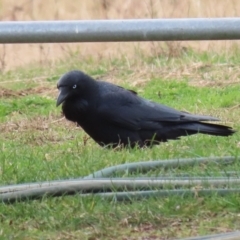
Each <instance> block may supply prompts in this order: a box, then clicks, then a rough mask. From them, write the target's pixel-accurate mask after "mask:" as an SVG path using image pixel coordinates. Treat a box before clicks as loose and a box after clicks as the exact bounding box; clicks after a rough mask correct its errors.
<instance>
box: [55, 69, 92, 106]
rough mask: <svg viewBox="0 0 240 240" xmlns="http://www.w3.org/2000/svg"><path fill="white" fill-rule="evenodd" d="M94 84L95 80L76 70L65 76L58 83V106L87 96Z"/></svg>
mask: <svg viewBox="0 0 240 240" xmlns="http://www.w3.org/2000/svg"><path fill="white" fill-rule="evenodd" d="M92 82H94V80H93V79H92V78H91V77H90V76H88V75H86V74H85V73H83V72H81V71H77V70H74V71H70V72H68V73H66V74H64V75H63V76H62V77H61V78H60V79H59V81H58V83H57V88H58V90H59V95H58V98H57V106H59V105H60V104H62V103H63V102H65V101H66V100H68V99H70V98H74V97H77V96H79V97H81V96H83V95H85V94H86V92H87V89H88V87H89V86H91V83H92Z"/></svg>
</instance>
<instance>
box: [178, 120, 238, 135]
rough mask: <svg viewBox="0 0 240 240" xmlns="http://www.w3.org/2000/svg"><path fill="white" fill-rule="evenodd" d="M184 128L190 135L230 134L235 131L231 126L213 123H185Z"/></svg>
mask: <svg viewBox="0 0 240 240" xmlns="http://www.w3.org/2000/svg"><path fill="white" fill-rule="evenodd" d="M182 129H183V130H185V131H186V133H187V134H188V135H191V134H195V133H202V134H210V135H215V136H230V135H232V134H233V133H235V131H234V130H233V129H232V128H231V127H228V126H224V125H219V124H211V123H189V124H183V125H182Z"/></svg>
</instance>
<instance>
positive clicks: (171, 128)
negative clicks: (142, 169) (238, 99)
mask: <svg viewBox="0 0 240 240" xmlns="http://www.w3.org/2000/svg"><path fill="white" fill-rule="evenodd" d="M57 88H58V89H59V91H60V93H59V96H58V99H57V106H59V105H60V104H61V103H62V110H63V114H64V115H65V117H66V118H67V119H68V120H70V121H73V122H76V123H78V125H80V126H81V127H82V128H83V129H84V131H85V132H86V133H87V134H88V135H89V136H90V137H92V138H93V139H94V140H95V141H96V142H97V143H98V144H99V145H101V146H106V145H108V146H109V145H110V146H112V147H116V146H118V145H120V146H124V147H125V146H130V147H134V146H135V145H138V146H139V147H143V146H152V145H153V144H159V143H160V142H166V141H168V140H170V139H179V137H181V136H187V135H192V134H196V133H203V134H210V135H216V136H229V135H232V134H233V133H234V132H235V131H234V130H233V129H232V128H231V127H228V126H224V125H217V124H211V123H205V122H203V121H219V119H217V118H214V117H209V116H202V115H193V114H190V113H186V112H181V111H178V110H175V109H173V108H170V107H167V106H164V105H162V104H158V103H155V102H152V101H149V100H146V99H144V98H141V97H139V96H138V95H137V94H136V92H134V91H131V90H127V89H124V88H122V87H119V86H117V85H114V84H111V83H108V82H104V81H97V80H95V79H93V78H92V77H90V76H88V75H87V74H85V73H83V72H81V71H77V70H76V71H70V72H68V73H66V74H64V75H63V76H62V77H61V78H60V79H59V81H58V84H57Z"/></svg>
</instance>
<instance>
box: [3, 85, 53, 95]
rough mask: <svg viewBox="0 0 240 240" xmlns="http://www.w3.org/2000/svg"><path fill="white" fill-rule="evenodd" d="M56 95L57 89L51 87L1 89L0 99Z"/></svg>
mask: <svg viewBox="0 0 240 240" xmlns="http://www.w3.org/2000/svg"><path fill="white" fill-rule="evenodd" d="M57 93H58V90H57V88H56V87H55V88H53V87H52V86H36V87H31V88H27V89H23V90H11V89H8V88H4V87H1V89H0V98H12V97H23V96H27V95H34V94H37V95H42V96H54V97H56V96H57Z"/></svg>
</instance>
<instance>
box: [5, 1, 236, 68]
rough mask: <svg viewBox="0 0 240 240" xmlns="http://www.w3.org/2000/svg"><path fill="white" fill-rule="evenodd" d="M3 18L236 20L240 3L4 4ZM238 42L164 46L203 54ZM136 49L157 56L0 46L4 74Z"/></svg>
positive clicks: (114, 46) (111, 49) (96, 46)
mask: <svg viewBox="0 0 240 240" xmlns="http://www.w3.org/2000/svg"><path fill="white" fill-rule="evenodd" d="M0 4H1V12H0V18H1V19H2V20H3V21H9V20H10V21H19V20H79V19H129V18H176V17H179V18H182V17H236V16H238V13H239V11H240V1H237V0H228V1H226V0H212V1H208V0H172V1H170V0H144V1H138V0H125V1H121V0H116V1H109V0H75V1H67V0H48V1H47V3H46V1H41V0H19V1H15V0H1V1H0ZM233 43H237V44H238V43H239V42H238V41H214V42H210V41H204V42H185V43H179V42H178V43H176V42H174V43H172V42H168V43H167V44H166V46H167V49H168V51H169V55H171V54H175V52H176V49H179V46H183V45H184V46H192V47H194V48H196V49H201V50H209V49H212V50H219V49H221V51H227V50H228V49H229V47H231V46H232V44H233ZM136 46H137V47H138V48H139V49H140V50H141V51H143V52H145V53H146V54H149V55H151V54H155V52H156V47H155V45H154V43H111V44H109V43H79V44H22V45H19V44H15V45H14V44H8V45H2V46H0V69H1V70H7V69H12V68H14V67H16V66H21V65H25V64H29V63H31V62H40V63H43V64H44V63H46V62H51V63H52V64H54V62H55V61H56V60H57V59H58V58H60V57H63V56H65V55H68V54H69V52H71V51H72V50H73V49H79V51H80V53H81V54H82V55H90V56H99V55H101V56H103V57H111V56H115V55H117V54H119V53H122V54H126V55H127V56H128V57H131V56H133V54H134V48H136Z"/></svg>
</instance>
